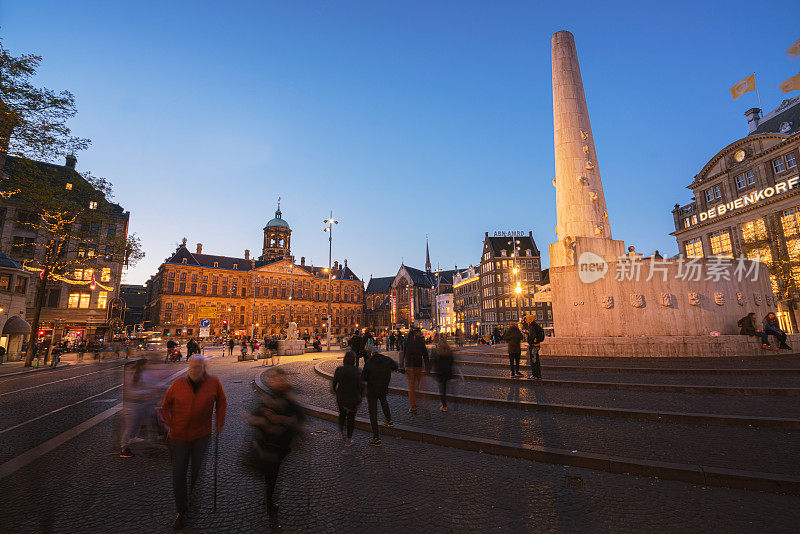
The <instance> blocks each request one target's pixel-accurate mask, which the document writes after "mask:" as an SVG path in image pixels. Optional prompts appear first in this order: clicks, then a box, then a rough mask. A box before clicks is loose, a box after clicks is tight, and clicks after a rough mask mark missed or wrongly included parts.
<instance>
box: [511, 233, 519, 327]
mask: <svg viewBox="0 0 800 534" xmlns="http://www.w3.org/2000/svg"><path fill="white" fill-rule="evenodd" d="M508 244H509V245H513V247H514V248H513V250H512V252H511V254H512V256H514V269H513V270H512V272H513V273H514V280H515V281H516V282H517V287H515V288H514V292H515V293H516V294H517V298H516V301H517V321H520V320H522V311H521V310H520V302H519V299H520V295H521V294H522V287H521V285H520V281H519V239H514V240H512V241H509V242H508Z"/></svg>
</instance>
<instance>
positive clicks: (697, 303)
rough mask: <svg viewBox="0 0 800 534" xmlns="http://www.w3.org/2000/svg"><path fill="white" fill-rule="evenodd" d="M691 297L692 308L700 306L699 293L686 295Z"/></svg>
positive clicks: (690, 292)
mask: <svg viewBox="0 0 800 534" xmlns="http://www.w3.org/2000/svg"><path fill="white" fill-rule="evenodd" d="M686 296H687V297H689V304H691V305H692V306H700V294H699V293H697V291H689V293H688V294H687V295H686Z"/></svg>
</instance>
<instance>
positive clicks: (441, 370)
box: [433, 336, 453, 412]
mask: <svg viewBox="0 0 800 534" xmlns="http://www.w3.org/2000/svg"><path fill="white" fill-rule="evenodd" d="M433 366H434V370H435V371H436V380H437V381H438V382H439V397H440V398H441V401H442V405H441V406H440V407H439V409H440V410H441V411H443V412H446V411H447V383H448V382H449V381H450V380H451V379H452V378H453V349H452V348H450V344H449V343H448V342H447V339H446V338H445V337H444V336H439V337H438V339H437V343H436V348H435V349H433Z"/></svg>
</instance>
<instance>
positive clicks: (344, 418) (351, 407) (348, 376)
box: [331, 351, 366, 447]
mask: <svg viewBox="0 0 800 534" xmlns="http://www.w3.org/2000/svg"><path fill="white" fill-rule="evenodd" d="M355 363H356V355H355V354H353V351H347V354H345V355H344V360H343V361H342V365H340V366H339V367H337V368H336V371H334V373H333V383H332V384H331V390H332V391H333V393H334V394H335V395H336V404H337V405H338V407H339V433H340V434H342V438H344V446H345V447H349V446H351V445H352V444H353V429H354V428H355V426H356V412H357V411H358V405H359V404H361V400H362V399H363V397H364V384H363V383H362V382H361V377H360V376H358V368H357V367H356V365H355ZM364 366H365V367H366V363H365V364H364ZM345 422H346V423H347V437H345V433H344V428H345Z"/></svg>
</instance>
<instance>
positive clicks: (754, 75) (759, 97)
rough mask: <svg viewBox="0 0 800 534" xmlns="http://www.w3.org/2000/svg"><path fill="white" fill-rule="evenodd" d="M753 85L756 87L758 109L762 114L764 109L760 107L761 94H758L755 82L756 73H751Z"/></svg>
mask: <svg viewBox="0 0 800 534" xmlns="http://www.w3.org/2000/svg"><path fill="white" fill-rule="evenodd" d="M753 85H755V86H756V96H757V97H758V109H760V110H761V113H762V114H763V113H764V108H763V106H762V105H761V94H760V93H759V92H758V82H757V81H756V73H755V72H754V73H753ZM762 116H763V115H762Z"/></svg>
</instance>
